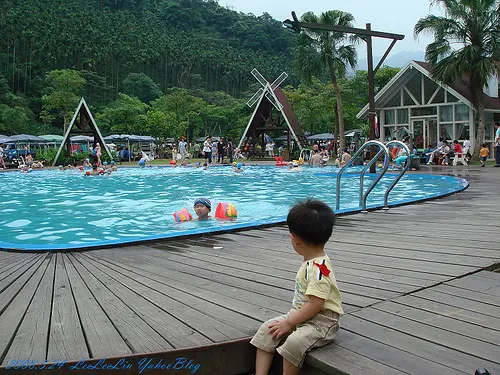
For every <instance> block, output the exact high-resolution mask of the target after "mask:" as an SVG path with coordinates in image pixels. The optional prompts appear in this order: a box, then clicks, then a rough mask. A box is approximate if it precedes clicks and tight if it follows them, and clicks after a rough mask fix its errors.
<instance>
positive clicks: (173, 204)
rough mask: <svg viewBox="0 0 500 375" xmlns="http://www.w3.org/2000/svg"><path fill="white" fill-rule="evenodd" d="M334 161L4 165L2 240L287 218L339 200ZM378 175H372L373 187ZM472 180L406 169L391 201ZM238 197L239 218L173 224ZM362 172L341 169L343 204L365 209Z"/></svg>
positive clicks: (144, 236)
mask: <svg viewBox="0 0 500 375" xmlns="http://www.w3.org/2000/svg"><path fill="white" fill-rule="evenodd" d="M337 171H338V169H336V168H334V167H325V168H321V169H319V168H312V167H304V168H301V170H300V171H289V170H288V169H286V168H277V167H274V166H259V167H246V168H245V171H244V173H234V172H232V170H231V168H230V167H213V168H210V169H208V170H206V171H204V170H202V169H197V168H169V167H152V168H144V169H139V168H121V169H119V170H118V171H117V172H114V173H113V174H111V175H106V176H83V175H82V173H81V172H79V171H59V170H41V171H34V172H32V173H28V174H24V173H21V172H11V173H2V174H1V175H0V177H1V180H0V181H1V182H2V192H1V193H0V198H1V199H0V248H4V249H21V250H60V249H76V248H90V247H96V246H105V245H116V244H122V243H130V242H137V241H142V240H153V239H160V238H167V237H173V236H180V235H189V234H197V233H208V232H214V231H219V230H228V229H236V228H242V227H252V226H259V225H263V224H271V223H279V222H283V221H284V220H285V219H286V215H287V213H288V210H289V208H290V206H291V205H293V204H294V203H295V202H296V201H297V200H298V199H303V198H306V197H308V196H314V197H316V198H318V199H321V200H323V201H325V202H327V203H328V204H329V205H330V206H331V207H335V186H336V172H337ZM394 177H395V174H392V173H388V174H387V177H384V178H383V179H382V180H381V182H380V183H379V185H380V186H379V187H377V188H376V189H375V190H374V191H373V192H372V193H371V194H370V196H369V198H368V207H369V208H370V207H377V206H382V205H383V195H384V192H385V188H384V187H387V186H388V185H389V184H390V183H391V181H392V179H394ZM371 179H372V178H371V177H368V178H367V179H366V180H365V188H366V187H368V186H370V181H371ZM467 186H468V183H467V181H465V180H463V179H460V178H455V177H448V176H446V177H445V176H433V175H421V174H411V175H406V176H405V177H404V178H403V179H402V180H401V181H400V182H399V183H398V185H397V186H396V188H395V189H394V190H393V192H392V193H391V195H390V197H389V202H390V204H391V205H396V204H402V203H406V202H409V201H414V200H423V199H428V198H432V197H436V196H440V195H446V194H450V193H453V192H455V191H460V190H463V189H465V188H466V187H467ZM200 196H203V197H208V198H209V199H211V200H212V214H213V213H214V212H215V207H216V205H217V203H218V202H231V203H233V204H234V205H235V206H236V207H237V209H238V218H237V219H236V220H235V221H229V220H216V219H213V220H208V221H191V222H184V223H181V224H178V223H175V222H174V220H173V216H172V214H173V213H174V212H175V211H177V210H179V209H181V208H183V207H187V208H188V209H189V211H190V212H191V213H193V214H194V211H193V201H194V199H195V198H197V197H200ZM358 196H359V175H358V174H355V173H354V174H351V173H349V174H345V175H344V176H343V177H342V192H341V206H340V207H341V210H340V211H339V212H347V211H353V210H359V204H358V203H359V202H358V201H359V198H358Z"/></svg>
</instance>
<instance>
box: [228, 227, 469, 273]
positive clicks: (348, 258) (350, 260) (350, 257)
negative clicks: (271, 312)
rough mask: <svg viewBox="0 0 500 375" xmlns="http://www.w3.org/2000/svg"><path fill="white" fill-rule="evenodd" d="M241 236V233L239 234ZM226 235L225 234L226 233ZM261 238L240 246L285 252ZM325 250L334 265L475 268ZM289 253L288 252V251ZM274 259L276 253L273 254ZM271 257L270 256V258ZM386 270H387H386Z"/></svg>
mask: <svg viewBox="0 0 500 375" xmlns="http://www.w3.org/2000/svg"><path fill="white" fill-rule="evenodd" d="M235 235H236V234H232V238H235ZM240 236H241V235H240ZM226 237H227V235H226ZM265 241H266V240H265V239H263V240H262V242H261V243H264V244H265V245H261V246H259V245H258V244H256V243H255V242H253V243H252V244H251V245H245V243H244V242H241V243H240V247H241V248H247V247H249V246H250V247H252V248H256V247H258V248H260V249H262V250H264V252H265V251H270V250H269V249H271V248H272V251H274V252H276V251H279V252H285V249H286V248H287V246H288V245H284V244H282V243H280V242H270V241H269V240H267V241H266V242H265ZM325 249H326V252H327V253H328V254H331V259H332V261H333V263H334V266H335V265H337V264H339V265H342V264H344V263H347V264H351V265H354V264H356V265H358V264H368V265H379V266H384V267H385V268H390V269H403V270H408V269H411V270H413V271H415V272H419V273H431V274H432V273H433V274H436V275H447V276H456V275H461V274H464V273H468V272H472V271H474V270H475V268H474V267H469V266H463V265H462V266H461V265H453V264H449V265H448V264H433V263H430V262H426V261H421V260H418V259H398V258H396V257H390V258H389V260H388V261H387V257H386V256H380V255H376V254H370V253H368V254H351V253H350V252H349V251H348V249H346V250H345V251H339V250H337V249H334V248H331V247H330V242H328V243H327V246H326V248H325ZM231 250H232V249H231ZM288 253H290V252H288ZM259 255H260V254H259ZM262 256H263V257H266V256H265V255H264V254H262ZM273 256H274V259H276V255H273ZM268 257H272V255H268V256H267V257H266V259H270V258H268ZM271 259H272V258H271ZM386 272H387V271H386Z"/></svg>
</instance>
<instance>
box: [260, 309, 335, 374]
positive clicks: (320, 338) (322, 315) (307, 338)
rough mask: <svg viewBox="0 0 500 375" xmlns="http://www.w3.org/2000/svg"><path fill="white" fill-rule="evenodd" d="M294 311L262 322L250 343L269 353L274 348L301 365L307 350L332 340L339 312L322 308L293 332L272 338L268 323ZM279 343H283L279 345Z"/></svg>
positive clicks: (289, 359) (298, 365)
mask: <svg viewBox="0 0 500 375" xmlns="http://www.w3.org/2000/svg"><path fill="white" fill-rule="evenodd" d="M295 311H297V310H295V309H292V310H290V311H289V312H288V313H286V314H285V315H281V316H278V317H276V318H273V319H270V320H268V321H267V322H264V323H263V324H262V325H261V326H260V328H259V330H258V331H257V333H256V334H255V336H254V337H253V338H252V340H251V341H250V344H252V345H253V346H255V347H257V348H259V349H261V350H264V351H265V352H269V353H274V351H275V350H276V351H277V352H278V353H279V354H280V355H281V356H282V357H283V358H285V359H286V360H287V361H288V362H290V363H292V364H293V365H294V366H296V367H302V364H303V363H304V359H305V357H306V354H307V352H309V351H310V350H311V349H313V348H319V347H321V346H324V345H326V344H328V343H330V342H331V341H332V340H333V338H334V337H335V334H336V333H337V331H338V330H339V314H337V313H336V312H333V311H330V310H322V311H320V312H319V313H318V314H317V315H316V316H315V317H314V318H311V319H309V320H306V321H305V322H304V323H302V324H299V325H298V326H297V327H296V329H295V330H294V331H293V332H291V333H289V334H287V335H284V336H282V337H280V338H279V339H273V336H272V335H271V334H270V333H269V327H268V325H269V324H270V323H272V322H276V321H279V320H280V319H287V318H288V317H289V316H290V314H292V313H293V312H295ZM283 340H284V342H283ZM281 343H283V344H282V345H281V346H280V344H281Z"/></svg>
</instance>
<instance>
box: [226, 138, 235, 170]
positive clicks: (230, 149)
mask: <svg viewBox="0 0 500 375" xmlns="http://www.w3.org/2000/svg"><path fill="white" fill-rule="evenodd" d="M226 150H227V156H228V158H229V164H232V163H233V152H234V148H233V142H231V138H228V139H227V146H226Z"/></svg>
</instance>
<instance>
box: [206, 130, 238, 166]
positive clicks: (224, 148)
mask: <svg viewBox="0 0 500 375" xmlns="http://www.w3.org/2000/svg"><path fill="white" fill-rule="evenodd" d="M201 153H202V156H203V157H204V159H205V160H206V162H207V164H211V163H212V161H213V160H215V156H217V162H218V163H224V157H227V158H228V159H229V163H232V162H233V159H234V155H233V154H234V146H233V142H232V141H231V138H228V139H227V142H226V141H225V140H224V138H223V137H220V138H219V141H218V142H212V137H211V136H208V137H207V138H206V139H205V142H203V149H202V150H201Z"/></svg>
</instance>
